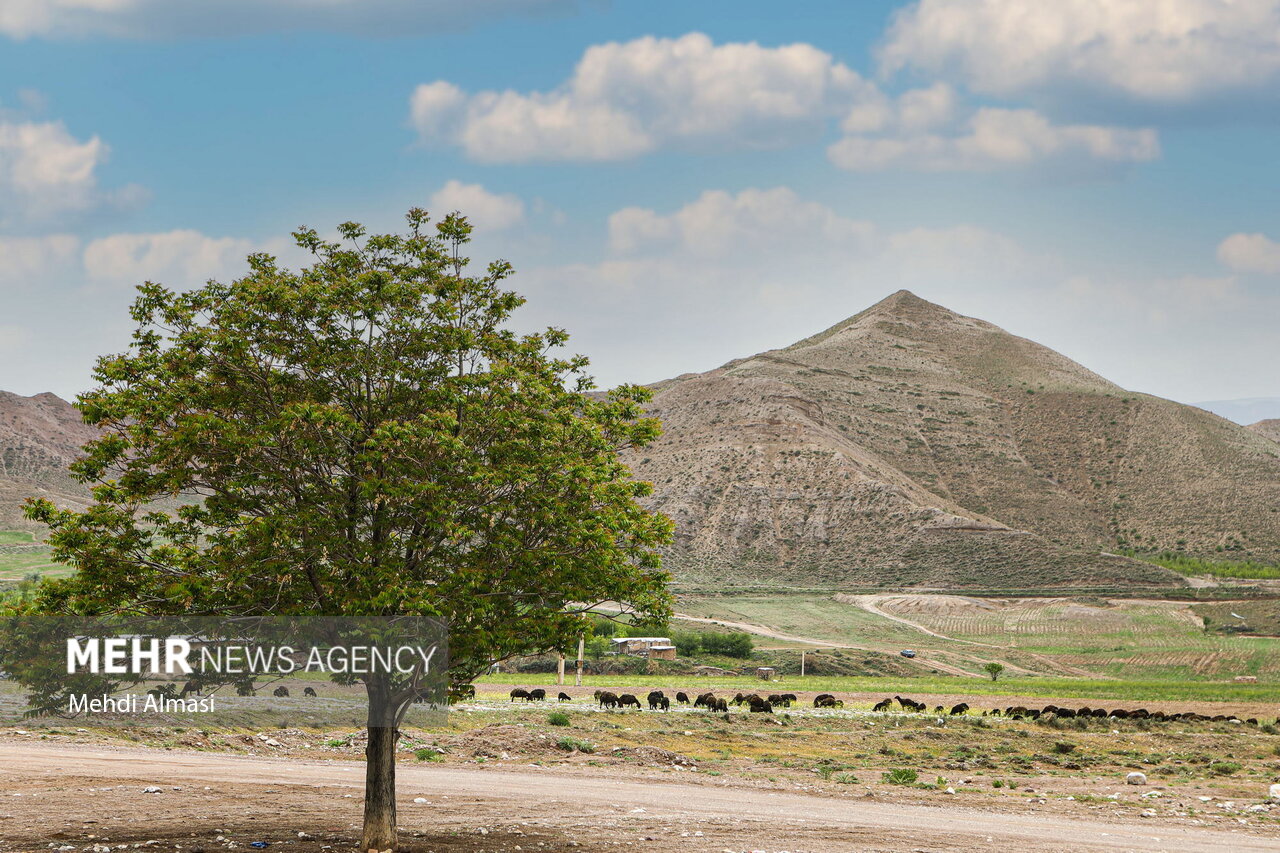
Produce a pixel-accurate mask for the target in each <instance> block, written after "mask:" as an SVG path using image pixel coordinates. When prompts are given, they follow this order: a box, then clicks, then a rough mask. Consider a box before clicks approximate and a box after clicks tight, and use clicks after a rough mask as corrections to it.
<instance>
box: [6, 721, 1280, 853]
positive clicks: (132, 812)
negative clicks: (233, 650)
mask: <svg viewBox="0 0 1280 853" xmlns="http://www.w3.org/2000/svg"><path fill="white" fill-rule="evenodd" d="M0 755H3V756H4V761H3V765H2V769H0V793H2V794H3V802H2V804H0V850H4V851H37V850H40V851H43V850H50V849H52V850H88V851H98V853H101V851H103V850H104V849H106V848H109V849H112V850H119V849H155V850H182V851H185V853H200V851H205V853H212V851H220V850H225V849H236V850H245V851H248V850H252V849H254V848H252V847H251V846H250V844H251V843H252V842H255V841H256V842H267V844H268V845H269V849H272V850H281V851H302V850H351V849H353V846H354V844H355V843H356V841H357V840H358V828H357V827H358V822H359V818H360V799H359V790H360V784H361V781H362V767H361V766H360V765H359V763H357V762H350V761H307V760H300V759H279V758H267V757H262V756H253V757H249V756H229V755H217V754H200V753H187V752H180V751H165V750H147V749H139V748H128V749H125V748H120V749H104V748H101V747H91V748H90V747H82V748H69V747H65V746H56V745H51V744H49V743H46V742H39V741H35V742H28V743H16V742H13V741H9V742H6V743H4V744H3V746H2V747H0ZM691 778H692V777H690V776H686V775H682V776H680V778H677V779H662V778H653V777H652V776H644V775H636V774H614V773H610V772H601V771H598V770H594V769H590V768H583V767H577V768H541V767H538V766H537V765H525V766H521V767H492V768H487V767H486V768H476V767H449V766H432V765H427V766H423V765H406V766H402V767H401V768H400V771H399V783H400V791H401V799H400V804H399V812H400V820H401V826H402V829H403V832H402V837H403V849H404V850H407V851H414V853H425V851H440V853H444V852H445V851H448V853H460V851H468V852H469V853H470V852H471V851H547V853H550V851H571V850H572V851H593V853H594V851H601V852H602V853H603V851H616V850H631V849H664V850H681V851H684V850H688V851H695V853H704V851H705V853H723V851H749V850H766V851H769V852H770V853H777V851H783V850H785V851H790V853H805V851H813V853H819V851H837V850H839V851H849V850H857V851H885V853H889V851H893V853H901V851H905V850H910V851H929V853H932V852H933V851H985V850H1003V851H1009V850H1017V851H1033V853H1042V852H1043V853H1047V851H1086V850H1088V851H1094V850H1099V851H1101V850H1108V851H1120V850H1152V851H1155V850H1179V851H1183V850H1185V851H1213V850H1221V851H1238V853H1252V851H1265V850H1273V851H1274V850H1280V833H1276V832H1274V831H1272V832H1265V831H1260V829H1259V828H1258V827H1246V826H1235V827H1226V826H1224V827H1214V828H1208V827H1197V826H1187V825H1169V824H1168V823H1164V822H1155V821H1151V820H1149V819H1141V818H1139V819H1132V818H1128V819H1115V818H1112V817H1109V816H1107V815H1099V816H1096V817H1064V816H1060V815H1056V814H1053V813H1051V812H1044V811H1042V810H1041V809H1039V808H1037V807H1036V806H1035V805H1034V804H1031V805H1028V806H1024V807H1023V808H1020V809H1018V810H1017V811H1005V812H996V811H989V810H985V809H982V808H973V807H961V806H955V805H951V804H949V803H948V804H946V805H933V806H923V805H914V804H907V803H894V802H882V801H881V800H880V799H879V798H877V797H876V796H874V795H871V796H868V795H866V794H860V795H857V796H847V797H831V796H818V795H814V794H811V793H807V792H802V791H801V792H797V791H782V790H761V789H759V788H756V787H753V786H749V785H738V784H732V783H729V784H724V783H721V784H705V783H703V784H698V783H696V782H693V781H691ZM148 786H154V787H156V788H158V789H159V790H158V791H157V792H154V793H144V789H145V788H147V787H148ZM299 833H304V834H305V835H304V836H299ZM122 845H123V846H122Z"/></svg>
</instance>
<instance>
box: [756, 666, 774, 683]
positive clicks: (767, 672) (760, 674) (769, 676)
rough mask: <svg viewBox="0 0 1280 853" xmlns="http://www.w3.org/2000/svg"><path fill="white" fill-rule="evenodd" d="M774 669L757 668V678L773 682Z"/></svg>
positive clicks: (769, 667) (766, 667) (768, 667)
mask: <svg viewBox="0 0 1280 853" xmlns="http://www.w3.org/2000/svg"><path fill="white" fill-rule="evenodd" d="M773 676H774V669H773V667H771V666H758V667H756V678H758V679H760V680H761V681H773Z"/></svg>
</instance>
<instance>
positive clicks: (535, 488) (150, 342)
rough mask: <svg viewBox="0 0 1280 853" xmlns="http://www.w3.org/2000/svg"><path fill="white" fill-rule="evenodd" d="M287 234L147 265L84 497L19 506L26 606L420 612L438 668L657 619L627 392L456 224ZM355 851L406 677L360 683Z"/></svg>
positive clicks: (636, 422)
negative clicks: (64, 569) (286, 246)
mask: <svg viewBox="0 0 1280 853" xmlns="http://www.w3.org/2000/svg"><path fill="white" fill-rule="evenodd" d="M338 231H339V234H340V240H339V241H337V242H329V241H326V240H324V239H322V238H321V237H320V236H318V235H317V233H316V232H315V231H312V230H303V231H300V232H298V233H297V234H295V235H294V236H295V237H296V239H297V242H298V244H299V245H300V246H301V247H303V248H305V249H306V250H309V251H310V252H311V253H312V254H313V256H314V263H313V264H312V265H310V266H308V267H306V268H304V269H301V270H300V271H290V270H287V269H283V268H281V267H280V266H279V265H278V264H277V261H276V260H275V259H274V258H272V257H270V256H268V255H265V254H256V255H252V256H250V257H249V259H248V262H249V273H248V275H246V276H245V277H244V278H242V279H240V280H238V281H235V282H233V283H231V284H221V283H217V282H210V283H209V284H207V285H205V286H204V287H201V288H199V289H196V290H191V291H187V292H175V291H173V290H170V289H167V288H165V287H163V286H161V285H158V284H153V283H147V284H145V285H142V286H141V287H140V288H139V294H140V295H139V297H138V299H137V301H136V302H135V304H134V305H133V308H132V315H133V319H134V320H135V322H136V324H137V328H136V331H135V332H134V335H133V339H132V343H131V345H130V348H129V350H128V351H127V352H126V353H124V354H121V355H114V356H108V357H104V358H102V359H100V360H99V362H98V365H97V368H96V373H95V377H96V380H97V383H98V384H99V387H98V388H97V389H96V390H94V391H92V392H90V393H87V394H85V395H83V396H82V397H81V398H80V399H79V401H78V406H79V407H80V409H81V411H82V412H83V414H84V417H85V419H86V420H87V421H88V422H89V423H92V424H95V425H97V426H98V427H100V428H101V429H102V430H103V434H102V437H101V438H99V439H98V440H96V441H95V442H93V443H92V444H91V445H89V446H88V448H87V455H86V457H85V458H84V459H83V460H82V461H80V462H78V463H76V465H75V466H74V467H73V472H74V473H75V474H76V476H78V477H79V478H80V479H82V480H83V481H85V482H86V483H90V484H93V495H94V500H95V502H94V503H93V505H92V506H90V507H89V508H88V509H86V510H85V511H83V512H76V511H68V510H61V509H58V508H57V507H55V506H54V505H53V504H51V503H49V502H48V501H43V500H40V501H33V502H32V503H31V504H30V506H29V510H28V511H29V515H30V516H31V517H32V518H34V519H38V520H40V521H43V522H44V523H46V524H47V525H48V526H49V528H50V535H49V541H50V542H51V544H52V546H53V553H54V557H55V559H57V560H59V561H62V562H65V563H69V564H72V565H74V566H76V567H77V568H78V571H77V572H76V573H75V574H74V575H73V576H71V577H68V578H65V579H58V580H53V581H48V582H46V584H45V585H44V588H43V589H42V591H41V594H40V596H39V598H38V599H37V603H36V605H35V606H36V607H39V608H45V609H61V610H74V611H77V612H80V613H92V614H94V615H103V614H110V613H113V612H119V613H128V614H130V615H131V616H134V617H136V616H138V615H143V616H145V615H148V614H152V615H156V616H167V615H175V614H179V613H196V614H206V615H210V616H216V617H219V618H240V617H255V616H262V615H264V614H273V615H291V614H323V615H326V616H344V617H362V618H367V617H374V618H380V617H387V616H392V615H402V614H409V615H422V616H430V617H437V618H441V619H443V620H446V621H447V623H448V624H449V626H450V631H449V633H450V636H449V644H450V663H449V675H450V679H451V680H452V681H454V682H455V683H464V682H468V681H470V680H471V679H472V678H474V677H475V675H477V674H478V673H480V672H482V671H483V670H484V669H485V668H486V667H487V666H488V665H489V664H490V662H491V661H493V660H497V659H502V658H506V657H509V656H511V655H514V654H518V653H526V652H534V651H541V650H547V649H553V648H557V647H559V648H563V647H564V646H565V645H567V644H568V641H569V640H570V639H571V638H572V637H576V636H577V635H578V634H579V633H580V632H582V631H583V630H584V627H585V622H584V617H583V616H582V615H581V610H582V607H583V605H589V604H592V603H595V602H599V601H604V600H617V601H625V602H628V603H629V604H630V605H631V606H632V607H633V608H635V610H636V611H637V612H638V613H639V614H641V615H642V616H643V617H645V618H653V619H664V618H666V616H667V615H668V612H669V608H670V600H669V597H668V594H667V591H666V580H667V578H666V576H665V574H664V573H663V572H662V571H661V569H660V565H659V558H658V556H657V553H656V550H655V549H656V548H657V547H658V546H660V545H661V544H663V543H664V542H666V541H668V539H669V537H670V534H671V523H670V521H669V520H668V519H666V518H665V517H663V516H661V515H658V514H655V513H653V512H650V511H647V510H645V509H644V508H642V507H641V506H640V504H639V503H638V502H637V499H638V498H642V497H643V496H645V495H646V494H648V493H649V490H650V486H649V485H648V484H647V483H643V482H639V481H637V480H634V479H632V478H631V476H630V472H629V471H628V469H627V468H626V466H624V465H623V464H622V463H621V462H620V461H619V456H618V453H619V451H620V450H622V449H623V448H625V447H628V446H637V445H642V444H644V443H646V442H648V441H650V440H652V439H653V438H654V437H656V436H657V435H658V434H659V426H658V424H657V422H656V421H654V420H653V419H651V418H647V417H645V416H644V413H643V410H642V406H643V403H644V402H645V401H646V400H647V398H648V395H647V392H646V390H645V389H643V388H640V387H636V386H624V387H621V388H618V389H616V390H614V391H612V392H610V393H608V394H599V393H591V389H592V384H591V381H590V380H589V378H588V377H587V376H586V375H585V373H584V369H585V368H586V366H587V362H586V359H584V358H582V357H578V356H575V357H567V358H566V357H559V356H557V355H556V354H555V352H556V351H557V350H558V348H559V347H561V346H562V345H563V344H564V343H565V342H566V339H567V336H566V334H565V333H564V332H562V331H560V330H556V329H549V330H547V331H544V332H542V333H540V334H527V335H519V334H516V333H514V332H513V331H511V330H510V329H509V328H508V320H509V318H510V316H511V314H512V312H513V311H514V310H515V309H516V308H518V307H519V306H520V305H521V304H522V302H523V300H522V298H521V297H520V296H518V295H516V294H515V293H513V292H510V291H508V290H505V289H503V286H502V283H503V281H504V280H505V279H506V278H508V277H509V276H510V275H511V274H512V270H511V267H510V266H509V265H508V264H507V263H505V262H496V263H493V264H490V265H489V266H488V267H487V270H486V271H485V272H484V273H483V274H481V275H470V274H468V271H469V266H468V261H467V259H466V258H464V257H462V256H461V254H460V252H461V250H462V249H463V247H464V245H465V244H466V243H467V241H468V239H469V235H470V231H471V229H470V226H469V225H468V224H467V222H466V220H465V219H463V218H462V217H460V216H457V215H451V216H448V217H446V218H444V219H443V220H442V221H440V222H439V223H438V224H434V225H432V224H430V223H429V221H428V217H427V215H426V214H425V213H424V212H423V211H420V210H413V211H410V213H409V215H408V229H407V232H406V233H405V234H401V235H369V234H367V233H366V231H365V230H364V229H363V228H362V227H361V226H359V225H356V224H352V223H348V224H345V225H342V226H340V227H339V229H338ZM364 681H365V688H366V691H367V694H368V698H369V710H368V724H369V740H368V749H367V768H368V769H367V778H366V790H365V810H364V821H365V823H364V837H363V842H362V849H365V850H368V849H371V848H373V849H377V850H386V849H388V848H394V847H395V844H396V813H395V749H396V740H397V737H398V731H397V728H398V726H399V724H400V722H401V721H402V719H403V715H404V712H405V710H406V708H407V707H409V703H410V701H411V699H412V698H413V694H414V691H415V689H416V684H415V683H410V682H408V681H406V680H404V679H400V680H397V679H395V678H392V677H391V676H389V675H381V676H369V677H366V678H365V679H364Z"/></svg>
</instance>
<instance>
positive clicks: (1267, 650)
mask: <svg viewBox="0 0 1280 853" xmlns="http://www.w3.org/2000/svg"><path fill="white" fill-rule="evenodd" d="M1220 606H1221V607H1225V608H1227V612H1228V613H1229V612H1231V611H1230V607H1231V603H1229V602H1228V603H1226V604H1223V605H1220ZM1250 606H1251V607H1252V609H1251V610H1250V612H1251V613H1252V612H1257V611H1258V610H1265V609H1266V608H1267V607H1271V608H1273V609H1274V608H1276V607H1277V603H1276V602H1274V601H1267V602H1252V603H1250ZM1200 607H1203V605H1195V604H1193V603H1189V602H1182V601H1159V600H1135V599H1111V598H1079V599H1072V598H977V597H970V596H958V595H920V594H888V595H861V596H854V595H842V594H835V595H812V596H808V595H795V596H788V595H773V596H732V597H730V596H724V597H712V596H708V597H688V598H684V599H682V600H681V602H680V605H679V608H680V611H681V612H682V613H685V614H688V615H691V616H696V617H700V618H703V619H713V620H720V621H725V622H730V621H732V622H737V623H741V624H744V625H745V624H751V625H756V626H760V627H762V628H767V629H771V630H774V631H777V632H779V633H782V634H785V635H787V636H788V637H791V638H793V639H795V638H805V639H807V640H808V641H809V642H808V644H809V645H822V644H827V643H830V644H842V645H846V646H847V647H850V648H860V649H868V650H873V651H879V652H897V651H900V650H902V649H912V650H916V651H918V652H919V653H920V656H919V658H918V659H917V661H916V663H917V664H918V665H919V666H921V667H922V668H924V669H925V670H927V669H929V668H931V667H932V662H934V661H937V662H942V663H943V664H947V665H951V666H954V667H958V668H960V669H962V670H965V671H967V672H969V673H971V674H974V675H979V674H980V673H981V671H982V665H983V663H985V662H990V661H996V662H1001V663H1003V664H1004V665H1005V666H1006V673H1005V676H1004V677H1011V678H1020V677H1024V676H1030V675H1052V676H1077V677H1083V678H1091V679H1107V678H1118V679H1124V680H1130V681H1143V682H1160V681H1174V682H1195V681H1200V680H1206V681H1219V682H1221V681H1230V680H1231V679H1232V678H1234V677H1236V676H1254V677H1256V678H1257V679H1258V680H1259V682H1265V683H1272V684H1276V683H1280V638H1276V637H1250V636H1238V635H1231V634H1221V633H1218V632H1216V631H1212V630H1210V631H1206V630H1205V626H1204V622H1203V619H1202V617H1201V615H1200V614H1199V612H1198V610H1199V608H1200ZM1215 607H1217V606H1215ZM1214 612H1216V609H1215V611H1214ZM1259 621H1260V620H1259ZM760 644H761V645H766V644H768V642H767V641H765V640H762V641H761V643H760ZM775 644H776V645H782V646H786V645H790V646H794V647H800V646H803V645H805V643H803V642H790V643H788V642H785V641H784V642H778V643H775Z"/></svg>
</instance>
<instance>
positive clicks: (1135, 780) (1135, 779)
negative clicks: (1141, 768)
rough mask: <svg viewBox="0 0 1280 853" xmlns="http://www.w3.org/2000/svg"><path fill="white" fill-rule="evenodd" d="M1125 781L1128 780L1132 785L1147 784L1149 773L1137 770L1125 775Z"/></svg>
mask: <svg viewBox="0 0 1280 853" xmlns="http://www.w3.org/2000/svg"><path fill="white" fill-rule="evenodd" d="M1124 781H1126V782H1128V783H1129V784H1130V785H1145V784H1147V774H1146V773H1139V772H1138V771H1137V770H1135V771H1133V772H1132V773H1130V774H1129V775H1128V776H1126V777H1124Z"/></svg>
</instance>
